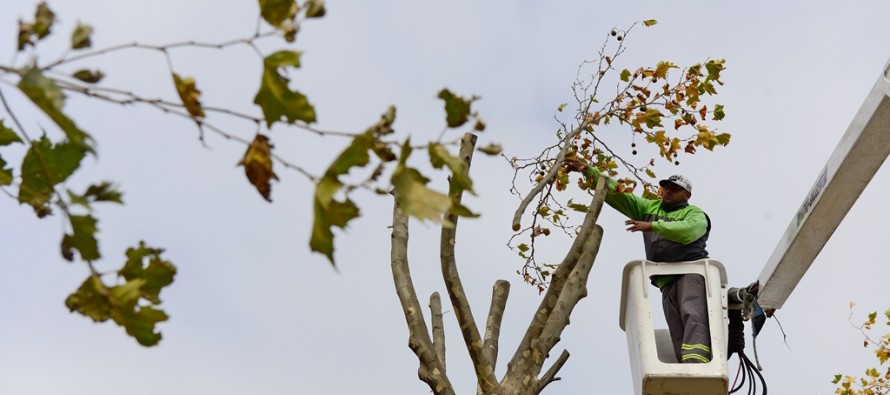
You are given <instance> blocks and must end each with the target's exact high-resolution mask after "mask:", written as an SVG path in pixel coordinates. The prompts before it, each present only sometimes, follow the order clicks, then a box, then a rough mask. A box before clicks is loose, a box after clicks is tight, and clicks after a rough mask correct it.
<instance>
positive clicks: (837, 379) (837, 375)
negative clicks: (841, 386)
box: [831, 374, 841, 384]
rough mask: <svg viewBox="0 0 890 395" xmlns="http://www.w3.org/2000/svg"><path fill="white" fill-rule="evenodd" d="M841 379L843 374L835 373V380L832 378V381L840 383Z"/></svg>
mask: <svg viewBox="0 0 890 395" xmlns="http://www.w3.org/2000/svg"><path fill="white" fill-rule="evenodd" d="M840 381H841V375H839V374H836V375H834V380H831V383H832V384H837V383H839V382H840Z"/></svg>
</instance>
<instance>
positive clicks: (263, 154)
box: [238, 134, 278, 202]
mask: <svg viewBox="0 0 890 395" xmlns="http://www.w3.org/2000/svg"><path fill="white" fill-rule="evenodd" d="M273 147H274V146H273V145H272V144H270V143H269V138H268V137H266V136H264V135H262V134H257V135H256V137H255V138H254V139H253V142H252V143H250V146H248V147H247V152H245V153H244V157H243V158H241V161H240V162H238V165H241V166H244V173H245V174H246V175H247V179H248V180H249V181H250V183H251V184H253V186H255V187H256V189H257V191H259V193H260V195H263V198H264V199H266V200H268V201H270V202H271V201H272V198H271V193H272V186H271V184H270V183H269V182H270V181H271V180H272V179H275V180H277V179H278V176H276V175H275V172H274V171H272V148H273Z"/></svg>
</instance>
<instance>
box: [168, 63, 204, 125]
mask: <svg viewBox="0 0 890 395" xmlns="http://www.w3.org/2000/svg"><path fill="white" fill-rule="evenodd" d="M173 82H174V83H175V84H176V92H177V93H179V98H180V99H181V100H182V105H183V106H185V109H186V110H188V112H189V114H191V115H192V116H193V117H203V116H204V109H202V108H201V102H200V101H199V100H198V98H199V97H201V91H199V90H198V86H197V84H196V83H195V79H194V78H192V77H186V78H181V77H180V76H179V74H176V73H173Z"/></svg>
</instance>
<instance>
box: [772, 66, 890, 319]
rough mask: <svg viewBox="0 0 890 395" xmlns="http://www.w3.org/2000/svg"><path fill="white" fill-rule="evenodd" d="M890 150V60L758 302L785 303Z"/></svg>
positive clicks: (783, 244)
mask: <svg viewBox="0 0 890 395" xmlns="http://www.w3.org/2000/svg"><path fill="white" fill-rule="evenodd" d="M888 154H890V62H888V63H887V65H886V66H885V67H884V72H883V73H882V74H881V76H880V77H878V80H877V82H875V85H874V87H872V89H871V92H869V94H868V96H867V97H866V99H865V102H864V103H862V106H861V107H860V108H859V111H858V112H857V113H856V116H855V117H854V118H853V122H852V123H851V124H850V126H849V127H848V128H847V132H846V133H845V134H844V137H843V138H841V141H840V143H838V145H837V148H835V150H834V153H832V154H831V157H830V158H829V159H828V163H826V164H825V167H824V168H823V169H822V171H821V172H820V173H819V176H818V177H817V178H816V182H815V183H814V184H813V187H812V188H811V189H810V193H808V194H807V195H806V197H805V198H804V201H803V204H801V206H800V209H799V210H798V211H797V213H796V214H795V215H794V217H793V218H791V223H790V224H789V225H788V229H787V230H786V231H785V235H784V236H782V239H781V240H779V243H778V245H777V246H776V249H775V250H774V251H773V253H772V255H771V256H770V258H769V261H767V264H766V265H765V266H764V268H763V272H761V274H760V278H759V282H760V293H759V296H758V299H757V300H758V302H759V303H760V305H761V306H762V307H763V308H764V309H778V308H781V307H782V305H783V304H784V303H785V300H786V299H788V296H789V295H790V294H791V292H792V291H794V288H795V287H796V286H797V284H798V283H799V282H800V279H801V278H802V277H803V275H804V274H805V273H806V271H807V269H809V267H810V265H811V264H812V263H813V260H815V259H816V256H818V255H819V252H820V251H822V247H823V246H824V245H825V243H826V242H828V239H829V238H830V237H831V235H832V234H833V233H834V231H835V229H837V227H838V225H840V223H841V221H842V220H843V219H844V217H845V216H846V215H847V212H848V211H849V210H850V208H851V207H852V206H853V203H855V202H856V199H857V198H859V195H860V194H861V193H862V191H863V190H864V189H865V187H866V186H867V185H868V183H869V181H871V179H872V177H874V175H875V173H876V172H877V171H878V169H879V168H880V167H881V164H882V163H884V160H885V159H887V155H888Z"/></svg>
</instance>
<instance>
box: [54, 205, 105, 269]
mask: <svg viewBox="0 0 890 395" xmlns="http://www.w3.org/2000/svg"><path fill="white" fill-rule="evenodd" d="M69 218H70V220H71V229H72V233H71V234H66V235H65V236H64V237H63V238H62V256H63V257H64V258H65V259H66V260H68V261H72V260H73V258H74V254H73V252H72V250H77V252H79V253H80V258H81V259H83V260H85V261H88V262H91V261H95V260H97V259H99V258H100V257H101V255H100V254H99V242H98V241H97V240H96V231H97V230H98V228H96V223H97V222H98V221H97V220H96V218H94V217H93V216H91V215H72V216H70V217H69Z"/></svg>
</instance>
